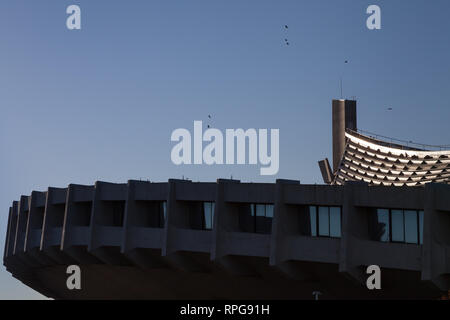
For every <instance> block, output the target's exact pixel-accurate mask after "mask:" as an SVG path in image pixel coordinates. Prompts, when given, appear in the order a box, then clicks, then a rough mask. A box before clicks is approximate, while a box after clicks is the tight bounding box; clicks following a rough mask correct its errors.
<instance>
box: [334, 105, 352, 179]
mask: <svg viewBox="0 0 450 320" xmlns="http://www.w3.org/2000/svg"><path fill="white" fill-rule="evenodd" d="M332 118H333V119H332V122H333V172H336V171H337V169H338V168H339V164H340V162H341V159H342V156H343V155H344V151H345V130H346V129H350V130H354V131H355V130H356V129H357V123H356V101H353V100H333V104H332Z"/></svg>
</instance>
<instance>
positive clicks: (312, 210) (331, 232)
mask: <svg viewBox="0 0 450 320" xmlns="http://www.w3.org/2000/svg"><path fill="white" fill-rule="evenodd" d="M309 223H310V230H311V232H310V235H311V236H312V237H317V236H319V237H332V238H340V237H341V208H340V207H323V206H309Z"/></svg>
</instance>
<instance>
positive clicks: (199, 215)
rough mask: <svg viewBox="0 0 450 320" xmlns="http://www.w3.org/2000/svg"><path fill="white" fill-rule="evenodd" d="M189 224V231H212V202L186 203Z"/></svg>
mask: <svg viewBox="0 0 450 320" xmlns="http://www.w3.org/2000/svg"><path fill="white" fill-rule="evenodd" d="M187 206H188V211H189V224H190V228H191V229H195V230H212V228H213V224H214V207H215V203H214V202H202V201H193V202H188V204H187Z"/></svg>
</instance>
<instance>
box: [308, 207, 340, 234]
mask: <svg viewBox="0 0 450 320" xmlns="http://www.w3.org/2000/svg"><path fill="white" fill-rule="evenodd" d="M311 207H314V208H315V215H316V219H315V221H316V228H315V229H316V230H315V235H313V232H312V229H311V235H310V237H314V238H331V239H341V238H342V206H324V205H308V214H309V215H310V214H311V211H310V210H311V209H310V208H311ZM319 208H327V213H328V235H321V234H320V232H319V230H320V224H319ZM331 208H338V209H339V220H340V221H339V222H340V224H339V227H340V230H339V231H340V232H339V233H340V236H338V237H336V236H332V235H331V214H330V213H331V210H330V209H331ZM309 221H311V216H310V217H309ZM311 227H312V226H310V228H311Z"/></svg>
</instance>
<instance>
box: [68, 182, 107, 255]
mask: <svg viewBox="0 0 450 320" xmlns="http://www.w3.org/2000/svg"><path fill="white" fill-rule="evenodd" d="M93 199H94V186H86V185H77V184H70V185H69V187H68V191H67V200H66V210H65V215H64V227H63V234H62V240H61V250H62V251H63V252H64V253H66V254H67V255H68V256H70V257H71V258H73V259H74V260H76V261H77V262H78V263H81V264H92V263H99V260H98V259H96V258H95V257H94V256H93V255H91V254H89V253H88V252H87V246H88V244H89V240H90V232H89V231H90V221H91V219H90V217H91V214H92V202H93Z"/></svg>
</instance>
